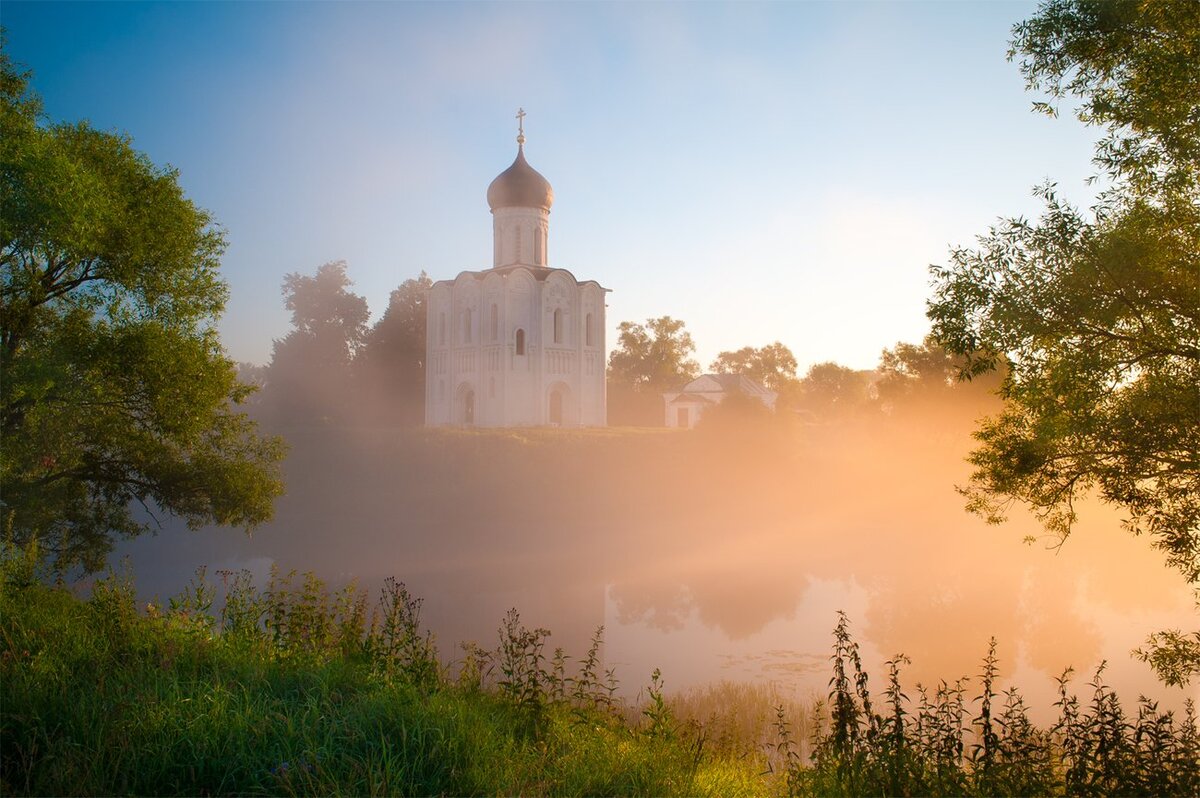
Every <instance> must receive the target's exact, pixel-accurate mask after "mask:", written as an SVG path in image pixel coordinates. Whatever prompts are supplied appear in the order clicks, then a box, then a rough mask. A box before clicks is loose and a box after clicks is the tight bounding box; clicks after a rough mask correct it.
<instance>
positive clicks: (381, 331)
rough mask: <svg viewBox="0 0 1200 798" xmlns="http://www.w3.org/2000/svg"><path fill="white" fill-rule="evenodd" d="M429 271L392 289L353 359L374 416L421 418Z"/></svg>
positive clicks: (430, 283) (410, 421)
mask: <svg viewBox="0 0 1200 798" xmlns="http://www.w3.org/2000/svg"><path fill="white" fill-rule="evenodd" d="M432 286H433V281H432V280H430V279H429V275H427V274H426V273H425V272H421V274H420V276H419V277H416V278H412V279H409V280H405V281H404V282H403V283H401V284H400V287H399V288H397V289H396V290H395V291H392V294H391V300H390V301H389V302H388V308H387V310H386V311H385V312H384V314H383V317H382V318H380V319H379V321H378V322H377V323H376V324H375V326H374V327H372V328H371V330H370V332H368V333H367V335H366V338H365V340H364V342H363V345H362V349H361V350H360V351H359V353H358V356H357V357H356V358H355V367H356V369H357V371H358V379H359V380H360V381H361V382H362V383H363V386H364V392H365V393H366V394H367V395H368V396H369V397H371V399H372V400H373V403H374V404H375V405H376V415H377V416H379V417H381V418H383V419H384V420H386V421H395V422H399V423H401V424H405V425H416V424H420V423H422V421H423V420H424V417H425V329H426V326H425V322H426V312H427V307H426V304H425V300H426V296H427V292H428V291H429V289H430V288H431V287H432Z"/></svg>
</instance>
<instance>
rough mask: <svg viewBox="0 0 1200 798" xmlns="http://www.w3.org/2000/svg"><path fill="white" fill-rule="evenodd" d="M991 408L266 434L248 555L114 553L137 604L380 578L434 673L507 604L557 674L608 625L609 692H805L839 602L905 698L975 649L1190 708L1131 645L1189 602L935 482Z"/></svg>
mask: <svg viewBox="0 0 1200 798" xmlns="http://www.w3.org/2000/svg"><path fill="white" fill-rule="evenodd" d="M987 409H990V408H989V407H988V406H986V405H985V404H982V403H981V402H980V400H979V398H978V397H973V398H971V399H970V401H964V400H962V399H961V398H950V399H947V398H942V399H939V400H937V401H927V402H923V403H914V404H912V405H911V406H907V407H904V408H901V409H898V410H896V411H895V412H893V413H891V414H890V415H884V414H876V415H871V416H851V417H846V418H842V419H834V420H831V421H827V422H824V423H793V422H782V421H778V420H776V419H759V420H756V421H747V422H745V423H736V424H735V423H726V424H724V425H719V426H711V427H709V428H708V429H705V428H704V427H703V426H702V427H701V428H700V429H697V430H695V431H692V432H677V431H667V430H651V429H620V428H614V429H598V430H579V431H568V430H553V429H528V430H494V431H487V430H458V429H440V430H425V429H394V428H393V429H384V428H376V427H368V426H363V427H355V426H336V427H334V426H330V427H294V428H283V429H280V430H279V431H280V432H281V433H282V434H284V435H285V437H286V438H287V439H288V441H289V443H290V445H291V447H292V448H291V453H290V455H289V457H288V460H287V462H286V467H285V471H286V479H287V484H288V494H287V495H286V496H285V497H284V498H283V499H282V500H281V501H280V502H279V504H278V506H277V513H276V519H275V520H274V521H273V522H272V523H271V524H270V525H268V526H266V527H264V528H261V529H259V530H257V531H256V532H255V534H254V535H253V537H251V538H247V537H246V536H245V535H244V534H242V533H241V532H238V531H235V530H220V529H214V530H204V531H201V532H198V533H190V532H186V531H184V530H182V528H181V525H176V524H167V525H166V527H165V528H164V530H163V531H162V532H161V533H160V534H158V535H157V536H153V537H151V536H146V537H143V538H140V539H137V540H134V541H131V542H129V543H126V544H124V545H123V546H121V548H120V549H119V551H118V552H117V554H116V556H117V557H120V556H124V555H128V556H129V558H130V560H131V563H132V566H133V570H134V573H135V576H136V578H137V582H138V587H139V591H140V593H141V594H142V596H143V597H145V598H147V599H148V598H151V597H153V596H155V595H157V596H159V597H161V598H162V599H166V598H167V597H168V596H170V595H173V594H175V593H178V592H179V591H180V590H181V589H182V588H183V586H184V585H185V584H186V583H187V580H188V579H189V578H190V576H191V575H192V573H193V572H194V570H195V569H196V567H197V566H200V565H207V566H209V573H210V578H212V574H213V571H214V570H216V569H220V568H249V569H250V570H252V571H253V572H254V573H255V574H256V576H257V582H258V584H259V585H260V586H261V585H265V583H266V580H267V573H268V570H269V568H270V565H271V564H272V563H275V564H277V565H278V567H279V568H280V569H282V570H283V571H285V572H286V571H287V570H290V569H296V570H298V571H306V570H312V571H315V572H316V573H317V574H318V575H319V576H320V577H322V578H323V579H325V580H326V581H327V582H329V583H330V584H331V585H332V586H337V585H341V584H344V583H346V582H348V581H350V580H352V579H353V580H357V582H358V584H359V586H360V587H363V588H367V589H369V590H370V591H371V592H372V593H375V591H377V588H378V586H379V585H380V584H381V583H382V581H383V580H384V579H385V578H386V577H388V576H394V577H396V578H397V579H398V580H401V581H403V582H405V583H406V584H407V585H408V587H409V588H410V589H411V590H412V591H413V592H414V593H415V594H416V595H418V596H421V597H423V598H424V599H425V604H424V611H423V620H424V621H425V622H426V623H427V624H428V625H429V626H430V628H432V629H433V630H434V632H435V634H436V636H437V640H438V645H439V649H440V652H441V655H442V657H443V659H444V660H454V659H456V658H457V656H458V654H459V649H458V647H457V643H458V641H463V640H474V641H477V642H479V643H480V644H482V645H484V646H491V645H493V644H494V642H495V637H496V628H497V626H498V625H499V623H500V621H501V619H502V617H503V615H504V613H505V611H506V610H507V609H508V608H509V607H516V608H517V609H518V610H520V612H521V615H522V620H523V621H524V622H525V624H526V625H527V626H529V627H531V628H532V627H534V626H543V627H546V628H548V629H550V630H551V631H552V633H553V634H552V637H551V638H550V641H549V646H550V648H551V650H552V649H553V648H554V647H556V646H562V647H563V648H564V649H565V650H566V651H567V652H568V653H569V654H572V655H574V656H575V657H579V656H582V654H583V653H584V652H585V650H586V648H587V644H588V640H589V638H590V637H591V635H592V633H593V631H594V630H595V628H596V627H597V626H599V625H600V624H604V625H605V626H606V630H607V632H606V646H605V652H604V653H605V658H606V661H607V663H608V665H610V666H615V667H616V669H617V675H618V677H619V678H620V679H621V683H622V691H623V692H624V693H625V694H627V695H635V694H636V693H637V690H638V688H639V686H641V685H643V684H645V683H646V682H647V680H648V676H649V673H650V671H651V670H652V669H653V668H654V667H661V668H662V670H663V673H664V676H665V678H666V680H667V685H668V688H669V689H682V688H685V687H688V686H692V685H700V684H704V683H707V682H713V681H717V680H721V679H732V680H735V681H755V682H772V683H775V684H777V685H778V686H781V687H783V688H784V689H786V690H790V691H793V692H795V693H796V694H797V695H798V696H799V697H805V696H807V695H809V694H823V693H824V692H825V690H826V684H827V681H828V672H829V671H828V659H827V657H828V652H829V644H830V634H829V633H830V630H831V629H832V627H833V626H834V624H835V622H836V611H837V610H839V609H841V610H845V611H846V612H847V613H848V614H849V615H850V618H851V621H852V629H853V631H854V633H855V635H856V638H857V639H858V640H859V642H860V643H861V644H862V646H863V651H864V656H865V664H866V665H867V667H868V670H869V671H870V672H871V674H872V677H873V683H874V684H875V685H876V686H879V685H880V684H881V683H882V677H883V668H882V662H883V660H885V659H887V658H890V657H891V656H892V655H893V654H896V653H901V652H902V653H904V654H907V655H908V657H909V658H910V659H911V660H912V665H911V666H909V667H907V668H906V669H905V671H904V673H905V681H906V682H907V683H909V684H913V683H915V682H917V681H920V682H922V683H924V684H926V685H933V686H936V684H937V682H938V680H940V679H946V680H948V681H953V680H954V679H956V678H958V677H960V676H968V675H974V674H975V673H977V672H978V670H979V662H980V660H981V659H982V657H983V655H984V653H985V652H986V649H987V643H988V639H989V637H992V636H994V637H995V638H996V639H997V641H998V653H999V656H1000V660H1001V662H1000V669H1001V675H1002V678H1003V679H1005V680H1008V683H1012V684H1016V685H1017V686H1019V687H1020V689H1021V690H1022V692H1023V693H1024V694H1025V695H1026V696H1027V698H1028V699H1029V703H1030V704H1031V705H1032V706H1034V707H1035V708H1038V710H1041V711H1044V712H1047V713H1048V712H1049V710H1050V709H1052V707H1051V706H1050V705H1051V704H1052V702H1053V700H1054V698H1053V687H1054V682H1053V677H1054V676H1057V675H1059V674H1060V673H1061V672H1062V671H1063V670H1064V669H1065V668H1066V667H1068V666H1072V667H1074V668H1075V670H1076V677H1075V689H1076V691H1077V692H1080V693H1083V692H1084V691H1086V689H1087V688H1086V685H1085V683H1086V681H1088V679H1089V678H1090V677H1091V675H1092V672H1093V671H1094V669H1095V667H1096V665H1097V664H1098V663H1099V662H1100V661H1101V660H1105V659H1107V660H1108V670H1107V671H1106V678H1107V680H1108V682H1109V684H1111V685H1112V686H1113V687H1114V688H1115V689H1116V690H1117V692H1118V693H1119V694H1120V695H1121V696H1122V697H1123V698H1124V699H1125V700H1127V701H1132V700H1134V699H1135V698H1136V697H1137V695H1138V694H1140V693H1145V694H1147V695H1149V696H1151V697H1154V698H1159V699H1161V700H1163V705H1164V708H1169V707H1172V706H1178V705H1181V704H1182V701H1183V699H1184V698H1185V697H1186V696H1187V695H1189V694H1194V693H1195V691H1194V690H1192V691H1190V693H1189V692H1188V691H1184V690H1171V689H1167V688H1164V687H1162V686H1161V685H1159V684H1158V683H1157V682H1156V681H1155V679H1154V677H1153V675H1152V673H1151V672H1150V670H1149V668H1148V666H1146V665H1144V664H1143V663H1140V662H1137V661H1134V660H1132V659H1131V658H1130V657H1129V651H1130V649H1132V648H1134V647H1136V646H1137V645H1139V644H1140V643H1141V641H1142V640H1143V639H1144V638H1145V636H1146V635H1147V634H1149V633H1150V632H1152V631H1157V630H1160V629H1163V628H1168V627H1185V628H1188V625H1189V624H1194V623H1195V615H1194V609H1193V605H1192V597H1191V592H1190V590H1189V588H1188V586H1187V584H1186V583H1185V581H1184V579H1183V578H1182V577H1181V576H1180V575H1178V574H1177V573H1176V572H1174V571H1172V570H1169V569H1167V568H1165V567H1164V566H1163V564H1162V558H1161V556H1160V555H1159V554H1158V553H1157V552H1155V551H1154V550H1152V549H1151V548H1150V545H1149V542H1148V541H1147V540H1145V539H1140V538H1135V537H1133V536H1131V535H1130V534H1128V533H1127V532H1125V531H1124V530H1122V529H1121V528H1120V520H1121V517H1120V515H1119V513H1118V512H1116V511H1114V510H1112V509H1111V508H1106V507H1102V506H1098V505H1085V506H1083V507H1081V508H1080V520H1079V523H1078V526H1077V529H1076V531H1075V533H1074V534H1073V535H1072V537H1071V538H1070V539H1069V540H1068V541H1067V542H1066V544H1065V545H1064V546H1063V547H1061V548H1060V549H1058V550H1057V551H1055V550H1052V549H1051V548H1050V544H1051V543H1052V542H1053V541H1047V540H1046V539H1045V538H1044V537H1043V533H1042V531H1041V529H1040V527H1039V526H1038V525H1037V524H1036V522H1035V521H1034V520H1033V519H1032V518H1030V517H1028V516H1027V515H1024V514H1022V513H1021V512H1019V511H1014V513H1013V517H1012V518H1011V520H1010V522H1009V523H1007V524H1004V525H1001V526H996V527H992V526H988V525H986V524H984V523H983V521H981V520H980V519H978V518H976V517H974V516H971V515H968V514H967V513H966V512H965V511H964V509H963V502H962V498H961V497H960V496H959V495H957V494H956V493H955V490H954V486H955V484H962V483H963V482H965V480H966V478H967V475H968V473H969V466H968V464H966V463H965V462H964V461H963V457H964V456H965V454H966V453H967V452H968V451H969V449H970V447H971V438H970V431H971V429H973V427H974V421H975V419H976V418H977V417H978V415H979V414H980V413H981V412H983V411H985V410H987ZM1027 535H1029V536H1035V537H1037V538H1039V539H1038V540H1037V541H1035V542H1034V543H1033V544H1031V545H1029V544H1025V543H1023V542H1022V539H1023V538H1024V537H1025V536H1027ZM1035 714H1036V713H1035ZM1047 716H1048V715H1047ZM1037 719H1039V720H1044V719H1045V718H1037Z"/></svg>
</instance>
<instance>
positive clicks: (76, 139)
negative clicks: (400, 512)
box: [0, 50, 283, 569]
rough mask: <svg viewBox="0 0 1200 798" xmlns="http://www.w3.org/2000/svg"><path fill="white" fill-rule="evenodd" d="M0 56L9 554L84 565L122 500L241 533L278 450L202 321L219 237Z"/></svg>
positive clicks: (209, 304) (209, 310) (197, 212)
mask: <svg viewBox="0 0 1200 798" xmlns="http://www.w3.org/2000/svg"><path fill="white" fill-rule="evenodd" d="M28 80H29V77H28V74H25V73H22V72H20V71H19V70H18V69H17V68H16V67H15V66H14V65H13V64H12V63H11V61H10V59H9V57H8V56H7V54H4V53H3V52H2V50H0V125H2V135H0V206H2V207H3V215H2V217H0V270H2V271H0V371H2V372H3V379H2V381H0V427H2V430H3V439H4V446H3V453H2V455H0V487H2V496H0V503H2V504H0V508H2V515H3V522H4V524H5V526H6V527H7V530H8V532H9V534H11V536H12V538H13V540H14V541H15V542H16V543H18V544H23V543H25V542H28V541H30V540H32V539H34V538H36V539H38V541H39V544H40V546H41V547H42V548H43V549H45V550H48V551H49V552H51V553H52V554H53V556H54V557H55V558H56V560H57V563H58V565H59V566H62V567H67V566H72V565H76V564H81V565H84V566H86V567H88V568H92V569H94V568H98V567H100V566H101V565H102V563H103V560H104V557H105V556H106V554H107V553H108V551H109V550H110V548H111V545H112V537H113V536H114V535H125V536H129V535H135V534H138V533H139V532H142V531H144V530H145V529H146V528H147V523H146V522H145V521H144V520H140V519H139V518H137V517H135V515H134V514H133V512H131V504H133V503H137V504H140V505H142V506H143V507H145V508H146V509H147V510H148V511H150V512H154V511H156V510H163V511H166V512H168V513H173V514H176V515H178V516H181V517H182V518H184V519H186V521H187V522H188V524H189V525H191V526H193V527H196V526H199V525H202V524H205V523H210V522H216V523H220V524H228V525H236V526H246V527H251V526H254V525H256V524H259V523H261V522H263V521H265V520H267V519H269V518H270V517H271V513H272V505H273V500H274V499H275V498H276V497H277V496H279V495H280V494H281V493H282V491H283V486H282V483H281V481H280V476H279V461H280V459H281V458H282V455H283V446H282V443H281V442H280V441H278V440H276V439H271V438H263V437H260V436H259V435H258V434H257V432H256V430H255V428H254V425H253V423H252V422H250V421H249V420H248V419H247V418H246V416H245V415H244V414H243V413H241V412H238V411H237V410H236V406H237V405H238V403H239V402H241V401H242V400H244V399H245V398H246V396H247V395H248V393H249V392H250V390H251V389H250V388H249V387H247V386H245V385H243V384H241V383H240V382H239V381H238V379H237V374H236V367H235V364H234V363H233V362H232V361H231V360H229V359H228V358H227V357H226V356H225V354H224V350H223V349H222V347H221V343H220V341H219V339H218V337H217V333H216V330H215V329H214V327H213V325H214V323H215V322H216V320H217V318H218V316H219V314H220V313H221V311H222V309H223V307H224V303H225V299H226V295H227V288H226V286H225V283H224V282H223V281H222V280H221V277H220V274H219V271H218V268H219V258H220V256H221V254H222V252H223V251H224V248H225V237H224V234H223V232H222V231H221V230H220V229H219V228H217V227H216V226H215V225H214V224H213V222H212V220H211V219H210V217H209V216H208V214H207V213H205V212H204V211H203V210H201V209H199V208H197V207H196V206H195V205H194V204H193V203H192V202H191V201H190V200H188V199H187V198H186V197H185V196H184V194H183V190H182V189H181V188H180V186H179V182H178V173H177V172H176V171H174V170H172V169H163V168H159V167H156V166H155V165H154V164H153V163H151V162H150V161H149V159H147V158H146V156H145V155H143V154H141V153H140V152H138V151H136V150H135V149H134V148H133V146H132V144H131V142H130V140H129V138H128V137H126V136H122V135H116V134H113V133H105V132H101V131H98V130H95V129H93V128H91V127H90V126H88V125H87V124H86V123H77V124H69V123H59V124H51V123H48V122H45V121H44V120H43V119H42V115H41V110H40V104H39V102H38V100H37V98H36V97H35V96H33V95H32V93H31V92H30V90H29V87H28Z"/></svg>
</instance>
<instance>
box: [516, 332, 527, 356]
mask: <svg viewBox="0 0 1200 798" xmlns="http://www.w3.org/2000/svg"><path fill="white" fill-rule="evenodd" d="M517 354H518V355H523V354H525V331H524V330H517Z"/></svg>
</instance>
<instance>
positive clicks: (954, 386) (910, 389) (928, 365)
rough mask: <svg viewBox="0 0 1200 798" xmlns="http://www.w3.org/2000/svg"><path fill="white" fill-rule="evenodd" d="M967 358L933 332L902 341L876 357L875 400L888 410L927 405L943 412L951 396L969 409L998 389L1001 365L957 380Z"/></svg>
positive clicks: (974, 407) (1001, 374)
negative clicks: (920, 338)
mask: <svg viewBox="0 0 1200 798" xmlns="http://www.w3.org/2000/svg"><path fill="white" fill-rule="evenodd" d="M965 363H966V359H965V358H964V357H962V356H961V355H956V354H954V353H953V352H950V351H948V350H947V349H946V348H945V347H944V346H942V345H941V344H939V343H938V342H937V340H936V339H935V338H934V337H933V336H932V335H927V336H925V340H923V341H922V342H921V343H919V344H910V343H905V342H903V341H901V342H899V343H897V344H896V345H895V346H894V347H892V348H891V349H885V350H883V352H882V353H881V354H880V356H879V368H878V372H879V380H878V381H877V382H876V383H875V389H876V392H877V394H878V400H879V402H880V403H881V405H882V406H883V408H884V410H885V411H887V412H894V411H896V410H897V409H899V408H901V407H904V406H906V405H908V406H911V405H929V406H932V407H933V408H935V409H937V410H938V411H939V412H941V411H944V410H945V409H946V408H947V406H948V402H949V401H950V400H951V399H966V400H967V403H968V405H969V406H970V409H971V411H972V412H974V410H975V409H977V406H978V403H979V401H980V400H981V399H983V398H984V397H986V396H987V395H989V394H991V393H994V392H995V391H996V390H997V389H999V387H1000V385H1001V382H1002V376H1003V373H1004V368H1003V364H997V368H996V369H995V370H993V371H992V372H990V373H989V374H987V375H986V376H985V375H976V376H975V378H974V379H972V380H970V381H969V382H966V383H964V382H962V381H960V380H959V379H958V377H959V375H960V374H961V372H962V368H963V366H964V364H965Z"/></svg>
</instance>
